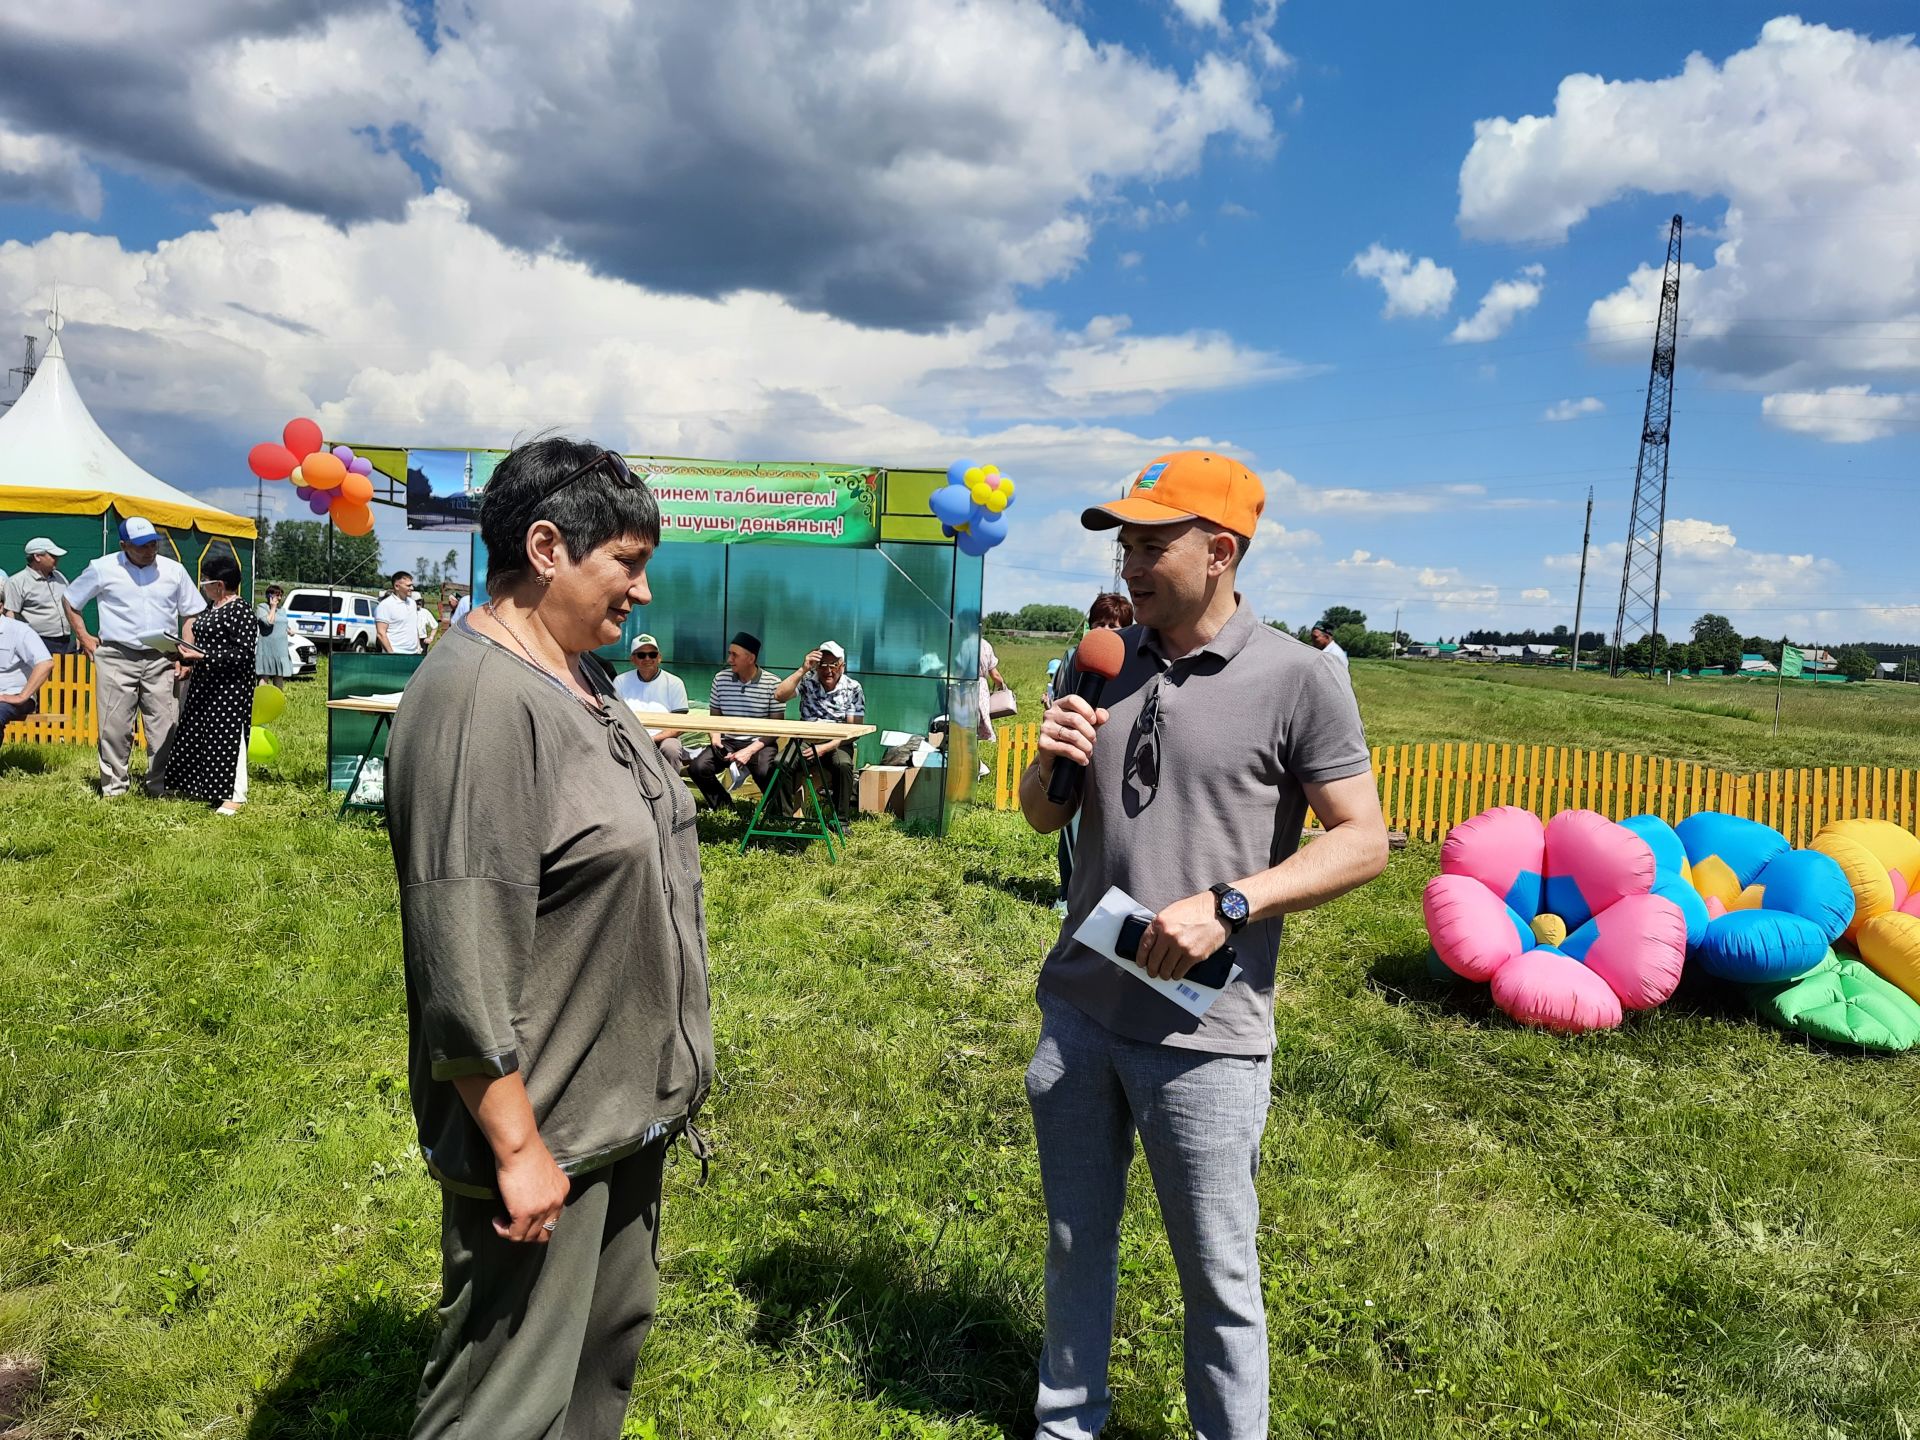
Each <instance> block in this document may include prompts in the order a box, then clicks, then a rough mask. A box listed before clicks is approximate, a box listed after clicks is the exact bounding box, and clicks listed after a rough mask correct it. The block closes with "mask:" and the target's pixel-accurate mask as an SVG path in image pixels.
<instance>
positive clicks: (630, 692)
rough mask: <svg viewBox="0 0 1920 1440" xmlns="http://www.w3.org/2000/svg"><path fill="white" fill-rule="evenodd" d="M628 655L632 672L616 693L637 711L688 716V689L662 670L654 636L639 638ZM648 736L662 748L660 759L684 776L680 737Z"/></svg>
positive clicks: (617, 684) (621, 679) (616, 684)
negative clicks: (631, 663) (631, 658)
mask: <svg viewBox="0 0 1920 1440" xmlns="http://www.w3.org/2000/svg"><path fill="white" fill-rule="evenodd" d="M629 653H631V654H632V656H633V669H631V670H629V671H627V672H626V673H625V674H624V675H622V676H620V677H619V678H618V679H617V680H615V681H614V682H613V693H614V694H616V695H618V696H619V697H620V698H621V699H622V700H624V701H626V702H627V705H628V706H629V707H630V708H632V709H634V710H657V711H661V712H663V713H665V714H668V715H685V714H686V713H687V710H688V708H689V707H688V705H687V687H686V685H685V684H684V683H683V682H682V681H681V679H680V677H679V676H678V675H670V674H668V673H667V672H666V671H665V670H662V669H661V668H660V642H659V641H658V640H656V639H654V638H653V636H651V635H636V636H634V637H633V647H632V649H631V651H630V652H629ZM647 733H648V734H650V735H652V736H653V742H654V744H656V745H658V746H659V747H660V758H661V759H663V760H665V761H666V762H667V764H669V765H671V766H672V767H673V768H674V771H675V772H676V773H678V774H685V773H686V768H687V751H686V747H685V746H684V745H682V744H681V743H680V737H679V736H678V735H662V734H659V733H657V732H655V731H651V730H650V731H648V732H647Z"/></svg>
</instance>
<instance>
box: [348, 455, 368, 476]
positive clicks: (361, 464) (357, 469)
mask: <svg viewBox="0 0 1920 1440" xmlns="http://www.w3.org/2000/svg"><path fill="white" fill-rule="evenodd" d="M347 469H349V470H351V471H352V472H353V473H354V474H356V475H371V474H372V473H373V462H372V461H371V460H369V459H367V457H366V456H364V455H356V456H354V457H353V459H351V460H349V461H348V462H347Z"/></svg>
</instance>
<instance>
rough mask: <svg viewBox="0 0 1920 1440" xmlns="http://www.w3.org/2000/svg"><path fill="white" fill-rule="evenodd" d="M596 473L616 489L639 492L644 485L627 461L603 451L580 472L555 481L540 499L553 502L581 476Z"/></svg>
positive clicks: (577, 471)
mask: <svg viewBox="0 0 1920 1440" xmlns="http://www.w3.org/2000/svg"><path fill="white" fill-rule="evenodd" d="M596 471H597V472H598V473H599V474H601V475H603V476H605V477H606V479H608V480H609V481H611V482H612V483H613V485H614V486H615V488H617V489H620V490H638V489H639V488H640V486H641V484H642V481H641V479H640V477H639V476H638V475H636V474H634V473H633V470H632V468H631V467H630V466H628V464H627V462H626V461H625V460H623V459H621V458H620V456H618V455H616V454H615V453H614V452H613V451H611V450H602V451H601V452H600V453H599V454H598V455H596V456H594V457H593V459H591V460H589V461H588V462H587V463H586V464H584V465H582V466H581V467H580V468H579V469H578V470H575V471H572V472H571V473H569V474H567V475H565V476H563V477H562V478H561V479H559V480H556V481H554V483H553V484H551V485H549V486H548V487H547V488H546V491H545V493H544V494H542V495H541V496H540V498H541V499H542V500H551V499H552V498H553V497H554V496H555V495H558V494H559V493H560V492H561V491H562V490H564V489H566V488H567V486H569V485H571V484H572V483H573V482H574V481H576V480H578V479H580V478H581V476H583V475H591V474H594V473H595V472H596Z"/></svg>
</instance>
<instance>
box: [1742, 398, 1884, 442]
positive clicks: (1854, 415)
mask: <svg viewBox="0 0 1920 1440" xmlns="http://www.w3.org/2000/svg"><path fill="white" fill-rule="evenodd" d="M1760 413H1761V414H1762V415H1764V416H1766V417H1767V419H1768V420H1769V421H1771V422H1772V423H1773V424H1775V425H1778V426H1779V427H1780V428H1781V429H1782V430H1792V431H1794V432H1796V433H1798V434H1801V435H1814V436H1818V437H1819V438H1820V439H1822V440H1832V441H1835V442H1837V443H1839V444H1842V445H1856V444H1859V443H1860V442H1861V441H1863V440H1880V439H1884V438H1885V437H1886V436H1888V435H1892V434H1893V433H1895V431H1897V430H1899V429H1901V428H1902V427H1903V425H1909V424H1912V423H1913V422H1914V421H1920V395H1900V394H1879V395H1877V394H1875V393H1874V392H1873V387H1872V386H1870V385H1865V384H1861V385H1830V386H1828V387H1827V388H1826V389H1825V390H1799V391H1784V392H1782V393H1780V394H1777V395H1769V396H1767V397H1766V398H1765V399H1764V400H1762V401H1761V402H1760Z"/></svg>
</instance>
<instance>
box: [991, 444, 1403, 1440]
mask: <svg viewBox="0 0 1920 1440" xmlns="http://www.w3.org/2000/svg"><path fill="white" fill-rule="evenodd" d="M1264 505H1265V492H1264V490H1263V488H1262V487H1261V484H1260V481H1259V479H1258V478H1257V477H1256V476H1254V474H1253V473H1252V472H1251V471H1249V470H1248V469H1247V468H1246V467H1245V466H1244V465H1241V464H1240V463H1239V462H1237V461H1234V460H1231V459H1228V458H1227V457H1225V456H1222V455H1215V454H1209V453H1207V452H1203V451H1182V452H1179V453H1177V454H1174V455H1169V456H1166V457H1163V458H1162V459H1160V460H1156V461H1155V462H1154V463H1153V464H1151V465H1149V466H1147V467H1146V469H1144V470H1143V471H1141V473H1140V475H1139V477H1138V478H1137V479H1136V480H1135V482H1134V484H1133V488H1132V490H1131V491H1130V492H1129V494H1128V495H1127V497H1126V498H1125V499H1123V500H1120V501H1117V502H1115V503H1114V504H1111V505H1102V506H1095V507H1093V508H1091V509H1089V510H1087V511H1086V512H1085V513H1084V514H1083V515H1082V516H1081V523H1082V524H1083V525H1085V526H1086V527H1087V528H1088V529H1095V530H1103V529H1112V528H1114V527H1116V526H1117V527H1119V529H1120V546H1121V550H1122V553H1123V556H1124V560H1123V563H1122V568H1121V576H1122V578H1123V579H1124V581H1125V582H1126V586H1127V590H1128V592H1129V594H1130V596H1131V598H1132V600H1133V605H1134V613H1135V618H1136V621H1137V623H1136V624H1134V625H1132V626H1129V627H1128V628H1126V629H1123V630H1121V631H1119V632H1117V634H1118V637H1119V639H1120V641H1121V646H1120V648H1119V650H1118V651H1117V652H1116V653H1115V655H1114V657H1113V660H1112V664H1111V665H1110V666H1108V665H1102V666H1100V667H1099V673H1105V674H1108V675H1109V676H1110V678H1108V679H1107V680H1106V682H1105V684H1104V686H1101V685H1099V684H1097V682H1095V683H1087V684H1083V683H1082V677H1083V675H1084V674H1086V673H1088V672H1087V671H1084V670H1083V669H1082V666H1081V664H1080V663H1079V662H1080V660H1081V658H1082V657H1081V655H1080V654H1079V653H1076V655H1075V657H1074V663H1072V664H1070V665H1068V666H1067V667H1064V668H1063V670H1062V672H1061V675H1060V678H1059V680H1058V682H1057V683H1056V685H1055V687H1054V693H1055V695H1056V696H1057V697H1058V698H1056V699H1055V700H1054V702H1053V704H1052V705H1051V706H1050V707H1049V708H1048V710H1047V713H1046V718H1045V720H1044V722H1043V723H1042V725H1041V729H1040V737H1039V757H1038V758H1037V759H1036V760H1035V761H1034V763H1033V764H1032V765H1031V766H1030V767H1029V768H1028V770H1027V772H1026V773H1025V775H1023V776H1022V777H1021V783H1020V805H1021V809H1022V810H1023V811H1024V812H1025V814H1026V817H1027V820H1028V822H1029V823H1030V824H1031V825H1032V826H1033V827H1034V829H1036V830H1038V831H1040V832H1041V833H1043V834H1051V833H1052V832H1054V831H1057V830H1058V829H1060V827H1061V826H1063V825H1065V824H1066V823H1067V821H1068V820H1069V819H1070V818H1071V817H1072V816H1073V815H1074V814H1076V813H1078V814H1079V815H1080V817H1081V821H1080V838H1079V844H1078V846H1077V848H1076V852H1075V862H1074V870H1073V876H1072V880H1071V883H1070V885H1069V888H1068V893H1067V897H1066V898H1067V916H1066V921H1065V923H1064V924H1063V926H1062V928H1061V932H1060V938H1059V940H1058V942H1057V943H1056V944H1055V945H1054V947H1053V949H1052V951H1051V952H1050V953H1049V954H1048V956H1047V959H1046V962H1045V964H1044V965H1043V966H1042V968H1041V971H1040V980H1039V1000H1040V1009H1041V1016H1042V1019H1041V1030H1040V1041H1039V1045H1038V1047H1037V1048H1036V1050H1035V1053H1034V1058H1033V1063H1032V1065H1031V1066H1030V1067H1029V1068H1028V1071H1027V1094H1028V1099H1029V1101H1030V1102H1031V1104H1032V1107H1033V1117H1034V1134H1035V1140H1036V1142H1037V1145H1038V1148H1039V1153H1040V1174H1041V1184H1042V1188H1043V1190H1044V1192H1045V1196H1046V1204H1047V1220H1048V1243H1047V1265H1046V1293H1047V1298H1046V1313H1047V1320H1046V1340H1045V1345H1044V1347H1043V1349H1042V1352H1041V1356H1040V1376H1039V1396H1038V1400H1037V1402H1036V1405H1035V1415H1036V1418H1037V1419H1038V1421H1039V1428H1038V1430H1037V1432H1036V1440H1068V1437H1074V1440H1084V1437H1091V1436H1095V1435H1098V1434H1099V1432H1100V1428H1101V1426H1102V1425H1103V1424H1104V1423H1105V1421H1106V1417H1107V1412H1108V1410H1109V1408H1110V1407H1111V1392H1110V1391H1109V1389H1108V1386H1107V1360H1108V1354H1109V1350H1110V1348H1111V1344H1112V1338H1113V1316H1114V1305H1115V1300H1116V1294H1115V1291H1116V1275H1117V1271H1118V1261H1119V1244H1120V1218H1121V1211H1122V1209H1123V1207H1124V1205H1125V1200H1126V1176H1127V1170H1128V1167H1129V1166H1130V1165H1131V1163H1132V1159H1133V1143H1134V1136H1135V1135H1136V1134H1138V1136H1139V1137H1140V1143H1141V1148H1142V1149H1143V1150H1144V1151H1145V1153H1146V1157H1147V1164H1148V1167H1149V1168H1150V1170H1151V1171H1152V1173H1153V1182H1154V1189H1155V1193H1156V1194H1157V1195H1158V1197H1159V1200H1160V1211H1161V1219H1162V1222H1163V1223H1164V1225H1165V1227H1166V1231H1167V1238H1168V1240H1169V1242H1170V1243H1171V1245H1172V1248H1173V1255H1174V1261H1175V1264H1176V1266H1177V1267H1178V1269H1179V1272H1180V1284H1181V1293H1182V1296H1183V1298H1184V1301H1185V1306H1186V1355H1185V1358H1186V1390H1187V1409H1188V1415H1189V1419H1190V1421H1191V1423H1192V1425H1193V1428H1194V1430H1195V1432H1196V1433H1197V1434H1198V1435H1200V1436H1201V1437H1203V1440H1250V1437H1255V1436H1264V1435H1265V1434H1266V1433H1267V1389H1268V1386H1267V1341H1266V1312H1265V1308H1264V1305H1263V1303H1262V1300H1261V1292H1260V1271H1259V1257H1258V1254H1257V1252H1256V1248H1255V1239H1256V1235H1257V1233H1258V1227H1259V1201H1258V1197H1257V1195H1256V1193H1255V1189H1254V1177H1255V1174H1256V1171H1257V1168H1258V1165H1259V1146H1260V1136H1261V1132H1262V1130H1263V1129H1264V1127H1265V1124H1266V1111H1267V1098H1268V1083H1269V1061H1270V1057H1271V1054H1272V1050H1273V984H1274V962H1275V958H1276V954H1277V951H1278V948H1279V942H1280V930H1281V923H1282V920H1283V917H1285V916H1286V915H1288V914H1291V913H1293V912H1296V911H1300V910H1308V909H1311V908H1313V907H1314V906H1316V905H1319V904H1322V903H1324V902H1325V901H1328V900H1331V899H1333V898H1334V897H1335V896H1338V895H1340V894H1343V893H1344V892H1346V891H1348V890H1351V889H1353V888H1354V887H1356V886H1358V885H1363V884H1365V883H1366V882H1367V881H1369V880H1371V879H1373V877H1374V876H1376V875H1378V874H1379V873H1380V872H1381V870H1382V869H1384V868H1385V866H1386V862H1387V833H1386V825H1385V823H1384V821H1383V820H1382V818H1381V815H1380V804H1379V797H1378V795H1377V794H1376V792H1375V789H1374V782H1373V777H1372V775H1371V772H1370V767H1369V763H1368V752H1367V745H1366V738H1365V735H1364V733H1363V731H1362V729H1361V724H1360V715H1359V712H1358V709H1357V708H1356V706H1355V704H1354V700H1353V692H1352V690H1351V689H1350V688H1349V687H1348V686H1347V684H1346V683H1345V677H1344V675H1342V674H1340V673H1339V672H1338V671H1336V670H1335V668H1334V667H1333V666H1330V665H1328V664H1326V663H1325V662H1324V660H1323V659H1322V657H1321V656H1319V655H1317V654H1315V653H1314V651H1313V650H1312V648H1310V647H1309V646H1307V645H1305V644H1303V643H1301V642H1300V641H1298V640H1295V639H1293V638H1292V637H1291V636H1287V635H1282V634H1281V633H1280V632H1279V631H1277V630H1275V629H1273V628H1271V627H1269V626H1267V625H1264V624H1262V623H1260V621H1259V620H1258V619H1257V618H1256V617H1255V615H1254V613H1253V611H1252V609H1251V608H1249V607H1248V605H1247V604H1246V603H1245V601H1243V600H1242V599H1241V598H1240V596H1239V594H1238V593H1237V591H1236V589H1235V584H1236V578H1237V575H1238V571H1239V567H1240V564H1241V562H1242V561H1243V560H1244V559H1245V556H1246V552H1247V547H1248V545H1249V543H1250V542H1251V539H1252V537H1253V534H1254V530H1255V528H1256V526H1257V524H1258V520H1259V516H1260V512H1261V510H1262V509H1263V508H1264ZM1086 649H1087V646H1086V642H1083V650H1086ZM1087 653H1088V656H1089V659H1088V665H1089V666H1090V667H1091V666H1092V658H1091V657H1092V652H1091V651H1090V650H1088V652H1087ZM1115 672H1117V673H1115ZM1096 690H1097V691H1098V693H1093V692H1095V691H1096ZM1075 766H1078V767H1083V770H1082V772H1081V776H1080V777H1075V778H1076V779H1078V781H1079V790H1078V792H1077V793H1072V794H1070V796H1069V798H1068V799H1067V800H1065V801H1064V802H1061V801H1057V800H1055V799H1053V798H1051V797H1050V794H1049V790H1050V788H1051V789H1052V791H1053V794H1056V795H1057V794H1059V793H1061V790H1062V789H1063V788H1064V787H1063V786H1059V785H1056V784H1055V772H1056V769H1060V768H1063V767H1075ZM1068 773H1069V774H1071V773H1072V772H1071V771H1070V770H1069V772H1068ZM1081 777H1083V778H1081ZM1309 806H1311V807H1312V809H1313V812H1314V814H1315V815H1317V816H1318V817H1319V819H1320V822H1321V824H1322V825H1323V826H1324V827H1325V834H1323V835H1322V836H1321V837H1320V838H1319V839H1317V840H1315V841H1314V843H1313V844H1312V845H1310V846H1308V847H1307V848H1306V849H1304V850H1301V849H1300V848H1299V844H1300V831H1301V827H1302V824H1303V822H1304V820H1305V817H1306V812H1307V809H1308V807H1309ZM1116 887H1117V888H1118V889H1119V890H1121V891H1123V892H1124V893H1125V894H1127V895H1128V896H1130V897H1132V898H1133V899H1134V900H1136V901H1138V902H1139V903H1140V905H1141V906H1142V907H1143V909H1144V910H1145V911H1146V912H1147V913H1148V916H1149V917H1150V918H1147V919H1145V922H1144V923H1143V924H1141V925H1138V926H1136V927H1135V928H1136V930H1137V934H1136V935H1134V936H1132V937H1130V938H1134V939H1135V941H1136V949H1135V955H1134V958H1135V960H1136V961H1137V963H1138V964H1139V965H1140V966H1141V967H1142V968H1144V969H1145V970H1146V971H1147V973H1148V974H1150V975H1152V976H1154V977H1156V978H1158V979H1185V980H1186V981H1187V985H1188V988H1189V989H1194V988H1195V987H1196V985H1205V984H1206V982H1217V981H1223V980H1226V974H1225V972H1226V971H1227V968H1228V967H1227V966H1226V965H1225V964H1223V963H1222V962H1221V960H1218V959H1216V958H1215V957H1217V956H1218V955H1219V952H1220V951H1221V950H1222V949H1223V948H1225V947H1227V946H1228V945H1229V944H1231V946H1232V948H1233V950H1234V955H1233V957H1232V962H1233V963H1235V964H1238V966H1239V967H1240V973H1239V975H1238V976H1237V977H1236V978H1233V979H1232V980H1230V981H1227V982H1226V983H1224V984H1218V985H1214V986H1212V987H1211V990H1210V992H1208V991H1203V992H1202V993H1211V994H1212V996H1213V998H1212V1000H1211V1003H1210V1004H1209V1005H1207V1007H1206V1008H1205V1011H1204V1013H1203V1014H1200V1015H1195V1014H1194V1013H1192V1011H1191V1010H1190V1009H1188V1008H1186V1007H1184V1006H1182V1005H1180V1004H1178V1003H1176V1002H1175V1001H1174V1000H1172V999H1170V998H1168V997H1167V996H1165V995H1163V994H1162V993H1161V992H1160V991H1159V990H1157V989H1156V988H1154V987H1153V986H1150V985H1147V984H1144V983H1142V981H1141V980H1140V979H1139V978H1137V977H1136V976H1134V975H1132V974H1129V973H1128V972H1126V971H1124V970H1122V969H1121V968H1120V967H1119V966H1117V965H1115V964H1114V963H1113V962H1112V961H1111V960H1110V959H1108V958H1107V957H1106V956H1105V955H1103V954H1101V953H1099V952H1098V951H1096V950H1093V949H1090V948H1088V947H1087V946H1086V945H1083V944H1081V943H1080V942H1079V941H1077V940H1076V939H1075V938H1074V935H1075V932H1076V931H1077V930H1078V929H1079V928H1080V926H1081V925H1082V923H1083V922H1085V921H1086V920H1087V918H1088V916H1089V915H1090V914H1091V913H1092V912H1093V910H1094V908H1095V907H1096V906H1097V905H1098V903H1099V902H1100V900H1101V899H1102V897H1103V896H1105V895H1106V894H1107V892H1108V891H1109V889H1112V888H1116ZM1210 960H1211V961H1214V965H1213V966H1208V965H1207V963H1206V962H1208V961H1210ZM1216 970H1217V971H1218V972H1220V973H1215V972H1216Z"/></svg>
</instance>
